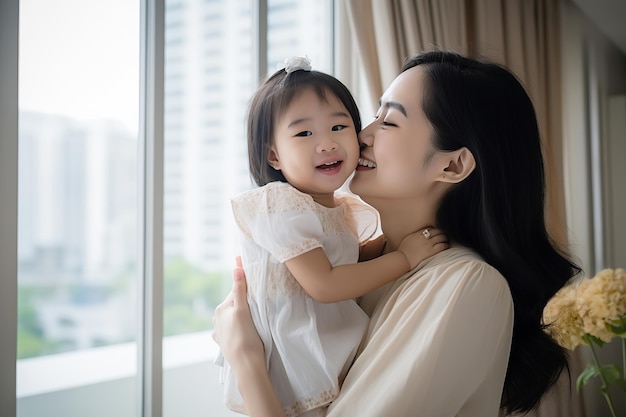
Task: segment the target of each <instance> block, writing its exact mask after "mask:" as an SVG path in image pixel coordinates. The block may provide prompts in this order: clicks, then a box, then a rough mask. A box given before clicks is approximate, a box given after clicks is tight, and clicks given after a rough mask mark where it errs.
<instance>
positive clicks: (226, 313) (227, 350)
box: [212, 257, 265, 372]
mask: <svg viewBox="0 0 626 417" xmlns="http://www.w3.org/2000/svg"><path fill="white" fill-rule="evenodd" d="M247 294H248V292H247V286H246V276H245V274H244V271H243V267H242V266H241V258H240V257H237V265H236V267H235V270H234V271H233V288H232V289H231V291H230V294H228V296H227V297H226V299H224V301H222V303H221V304H220V305H218V306H217V308H216V309H215V315H214V316H213V328H214V330H213V334H212V337H213V340H215V342H216V343H217V344H218V345H219V346H220V349H221V351H222V354H223V355H224V357H225V358H226V360H227V361H228V362H229V364H230V366H231V367H232V368H233V370H235V372H236V368H237V367H238V366H239V365H242V364H243V362H245V361H247V360H249V359H251V358H253V357H255V356H256V355H259V356H260V358H258V357H257V358H256V359H257V360H260V361H261V363H265V358H264V355H265V354H264V352H263V343H262V342H261V339H260V337H259V334H258V333H257V331H256V328H255V327H254V322H253V321H252V316H251V314H250V307H249V306H248V300H247Z"/></svg>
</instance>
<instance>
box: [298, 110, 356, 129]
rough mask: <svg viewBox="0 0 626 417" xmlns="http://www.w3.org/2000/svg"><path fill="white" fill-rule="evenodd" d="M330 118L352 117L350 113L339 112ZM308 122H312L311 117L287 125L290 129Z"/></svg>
mask: <svg viewBox="0 0 626 417" xmlns="http://www.w3.org/2000/svg"><path fill="white" fill-rule="evenodd" d="M330 116H331V117H350V115H349V114H348V113H346V112H343V111H338V112H335V113H332V114H331V115H330ZM308 120H311V118H310V117H302V118H300V119H296V120H294V121H292V122H291V123H289V124H288V125H287V127H288V128H289V127H292V126H295V125H297V124H300V123H304V122H306V121H308Z"/></svg>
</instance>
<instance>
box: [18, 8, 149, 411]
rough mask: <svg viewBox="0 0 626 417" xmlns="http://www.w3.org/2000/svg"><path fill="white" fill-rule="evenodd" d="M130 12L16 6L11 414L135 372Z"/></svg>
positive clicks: (95, 400) (71, 402) (135, 92)
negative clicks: (15, 315) (13, 409)
mask: <svg viewBox="0 0 626 417" xmlns="http://www.w3.org/2000/svg"><path fill="white" fill-rule="evenodd" d="M139 7H140V3H139V1H127V0H107V1H101V2H83V1H80V0H63V1H58V2H48V1H44V0H23V1H21V2H20V33H19V41H20V43H19V48H20V49H19V171H18V184H19V185H18V206H19V215H18V339H17V359H18V363H17V397H18V404H17V412H18V415H20V416H34V415H44V414H48V415H71V414H70V412H72V411H73V412H74V413H76V412H78V410H76V408H77V409H80V408H81V407H84V406H86V405H83V406H81V405H80V404H82V403H84V402H86V401H87V398H81V397H80V396H79V395H80V392H79V391H76V390H73V391H72V390H68V388H71V387H74V386H80V385H85V386H86V385H91V384H98V383H103V382H105V381H110V380H111V379H112V378H113V379H114V378H118V379H119V378H124V379H127V380H133V379H134V378H135V375H136V368H137V363H136V362H137V360H136V357H137V354H136V348H135V342H136V340H137V331H138V314H137V313H138V305H137V283H138V260H139V256H140V253H141V246H140V245H141V242H140V241H139V239H138V236H139V233H138V221H139V219H138V214H139V210H138V202H139V199H138V197H137V194H138V190H139V188H138V183H137V173H138V170H139V163H138V162H139V156H138V153H137V150H138V142H137V139H138V132H137V128H138V103H139V35H140V31H139V23H140V20H139ZM113 28H114V30H113ZM131 388H132V389H131V391H130V393H129V394H127V395H124V396H122V397H120V400H119V402H118V404H117V405H116V407H117V410H118V411H120V412H121V413H123V412H125V411H126V410H134V409H136V408H137V404H136V401H137V400H136V398H137V395H135V394H134V392H135V384H134V383H131ZM59 390H60V391H59ZM51 393H55V394H51ZM57 393H58V394H57ZM88 400H89V402H88V404H89V408H94V409H97V408H100V407H102V408H105V409H106V408H108V403H110V398H109V397H108V396H107V395H99V396H92V397H89V399H88ZM42 410H46V411H45V412H43V411H42ZM83 415H84V414H83Z"/></svg>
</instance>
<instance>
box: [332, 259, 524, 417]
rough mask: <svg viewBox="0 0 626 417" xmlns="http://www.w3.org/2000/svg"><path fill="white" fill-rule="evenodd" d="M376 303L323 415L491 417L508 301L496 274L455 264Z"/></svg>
mask: <svg viewBox="0 0 626 417" xmlns="http://www.w3.org/2000/svg"><path fill="white" fill-rule="evenodd" d="M433 274H434V275H435V276H432V275H433ZM381 302H382V303H383V304H382V305H380V306H379V307H378V308H377V309H376V311H375V312H374V315H373V316H372V319H371V323H370V328H369V330H368V333H367V336H366V338H365V339H364V342H363V345H362V347H361V352H360V355H359V356H358V358H357V360H356V361H355V363H354V364H353V366H352V368H351V369H350V371H349V373H348V375H347V377H346V379H345V382H344V385H343V387H342V390H341V393H340V396H339V397H338V398H337V399H336V400H335V402H334V403H333V404H332V405H331V408H330V409H329V412H328V414H327V415H328V416H331V417H337V416H342V417H343V416H352V415H358V416H362V417H374V416H384V415H393V416H417V417H419V416H424V417H426V416H442V417H453V416H456V415H460V414H459V410H461V409H463V410H464V412H463V413H462V414H463V415H467V416H481V417H487V416H497V414H498V409H499V404H500V396H501V392H502V386H503V383H504V376H505V373H506V368H507V363H508V355H509V349H510V343H511V334H512V327H513V304H512V298H511V295H510V291H509V288H508V285H507V283H506V281H505V280H504V278H503V277H502V276H501V275H500V274H499V273H498V272H497V271H496V270H495V269H493V268H491V267H490V266H489V265H488V264H485V263H483V262H478V261H476V262H472V261H468V262H463V263H459V262H456V263H453V264H450V265H448V266H447V267H446V268H445V269H444V268H439V269H437V270H435V271H433V272H432V273H431V274H429V275H428V276H426V275H423V276H420V275H419V274H415V275H414V276H411V277H409V278H408V279H407V280H406V281H404V282H403V283H402V284H399V286H398V287H396V288H395V289H394V290H392V291H391V292H389V293H388V295H387V296H386V297H383V299H382V300H381ZM472 407H476V408H474V411H473V412H468V410H469V409H471V408H472Z"/></svg>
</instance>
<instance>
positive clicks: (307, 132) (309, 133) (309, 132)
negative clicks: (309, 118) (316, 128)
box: [296, 130, 313, 136]
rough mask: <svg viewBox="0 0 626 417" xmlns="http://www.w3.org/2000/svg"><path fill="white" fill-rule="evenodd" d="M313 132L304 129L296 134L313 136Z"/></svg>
mask: <svg viewBox="0 0 626 417" xmlns="http://www.w3.org/2000/svg"><path fill="white" fill-rule="evenodd" d="M312 134H313V133H312V132H311V131H310V130H304V131H302V132H300V133H297V134H296V136H311V135H312Z"/></svg>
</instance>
